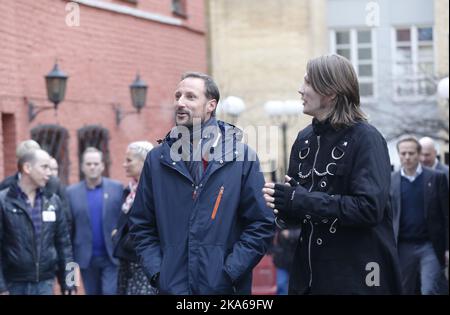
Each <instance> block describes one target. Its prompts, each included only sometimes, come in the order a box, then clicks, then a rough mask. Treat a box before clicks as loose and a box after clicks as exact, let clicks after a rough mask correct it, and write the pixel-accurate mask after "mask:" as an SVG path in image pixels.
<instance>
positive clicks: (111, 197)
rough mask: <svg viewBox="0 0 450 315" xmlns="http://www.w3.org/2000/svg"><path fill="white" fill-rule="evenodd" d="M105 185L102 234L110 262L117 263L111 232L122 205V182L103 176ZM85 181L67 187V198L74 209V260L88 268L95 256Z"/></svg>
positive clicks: (82, 266)
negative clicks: (93, 254)
mask: <svg viewBox="0 0 450 315" xmlns="http://www.w3.org/2000/svg"><path fill="white" fill-rule="evenodd" d="M102 185H103V237H104V239H105V246H106V251H107V253H108V257H109V259H110V260H111V262H112V263H113V264H115V265H117V264H118V261H117V259H116V258H114V257H113V250H114V248H113V244H112V239H111V233H112V231H113V229H114V228H115V227H116V224H117V220H118V218H119V215H120V212H121V206H122V194H123V186H122V184H121V183H120V182H118V181H115V180H111V179H108V178H105V177H103V178H102ZM86 191H87V187H86V182H85V181H81V182H79V183H77V184H73V185H70V186H69V187H67V200H68V203H69V206H70V210H71V211H72V220H73V221H72V222H73V226H72V244H73V252H74V258H75V261H76V262H77V263H78V264H79V265H80V268H87V267H88V266H89V262H90V261H91V257H92V230H91V222H90V213H89V210H88V207H87V194H86Z"/></svg>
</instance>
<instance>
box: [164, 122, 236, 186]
mask: <svg viewBox="0 0 450 315" xmlns="http://www.w3.org/2000/svg"><path fill="white" fill-rule="evenodd" d="M214 121H215V124H214V127H216V129H215V130H214V132H211V133H210V134H202V137H203V136H205V140H204V141H208V143H209V145H208V147H209V148H210V154H209V158H208V168H207V169H206V173H207V174H206V176H205V177H206V179H205V180H207V178H209V176H210V175H211V174H212V173H214V172H215V171H216V170H217V169H219V168H220V167H222V166H223V165H225V164H226V163H228V162H231V161H234V160H236V158H237V157H238V156H239V155H240V154H244V150H243V146H241V145H239V143H240V142H241V140H242V136H243V133H242V131H241V130H240V129H239V128H237V127H235V126H234V125H231V124H228V123H226V122H223V121H219V120H215V119H214ZM173 130H174V129H172V131H171V132H170V133H169V134H167V135H166V137H165V139H164V140H161V142H160V143H161V145H162V151H161V156H160V161H161V162H162V163H163V164H165V165H167V166H169V167H171V168H173V169H175V170H177V171H178V172H179V173H181V174H182V175H184V176H185V177H186V178H188V179H189V180H190V181H193V180H192V176H191V175H190V174H189V171H188V170H187V168H186V165H185V163H184V161H183V160H182V156H181V154H180V152H179V150H180V149H181V148H182V145H181V144H180V143H181V140H180V139H179V138H180V137H179V135H176V134H174V132H173ZM202 139H203V138H202ZM178 141H180V142H178Z"/></svg>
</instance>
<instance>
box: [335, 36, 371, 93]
mask: <svg viewBox="0 0 450 315" xmlns="http://www.w3.org/2000/svg"><path fill="white" fill-rule="evenodd" d="M373 47H374V45H373V33H372V31H371V30H366V29H361V30H357V29H350V30H333V31H331V51H332V52H333V53H336V54H338V55H341V56H343V57H345V58H347V59H348V60H350V61H351V62H352V64H353V66H354V67H355V71H356V73H357V75H358V80H359V92H360V95H361V99H362V101H363V100H364V99H372V98H374V97H375V92H376V89H375V69H374V59H375V58H374V50H373Z"/></svg>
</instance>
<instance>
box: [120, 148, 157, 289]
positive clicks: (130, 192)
mask: <svg viewBox="0 0 450 315" xmlns="http://www.w3.org/2000/svg"><path fill="white" fill-rule="evenodd" d="M152 148H153V145H152V144H151V143H150V142H147V141H136V142H132V143H130V144H129V145H128V147H127V151H126V153H125V162H124V163H123V167H124V168H125V172H126V175H127V177H129V178H131V181H130V183H129V184H128V187H127V188H126V189H125V191H124V202H123V204H122V213H121V215H120V217H119V220H118V224H117V228H116V229H115V230H114V231H113V241H114V244H115V246H114V256H115V257H117V258H119V261H120V266H119V274H118V294H122V295H148V294H155V293H156V291H155V289H154V288H153V287H152V286H151V285H150V283H149V281H148V279H147V276H146V275H145V274H144V272H143V270H142V268H141V267H140V265H139V263H138V260H137V256H136V253H135V251H134V245H133V242H132V240H131V238H130V236H129V234H128V228H129V225H128V224H129V223H128V214H129V212H130V209H131V206H132V205H133V202H134V196H135V194H136V188H137V185H138V182H139V177H140V176H141V172H142V168H143V166H144V161H145V158H146V156H147V153H148V152H150V150H151V149H152Z"/></svg>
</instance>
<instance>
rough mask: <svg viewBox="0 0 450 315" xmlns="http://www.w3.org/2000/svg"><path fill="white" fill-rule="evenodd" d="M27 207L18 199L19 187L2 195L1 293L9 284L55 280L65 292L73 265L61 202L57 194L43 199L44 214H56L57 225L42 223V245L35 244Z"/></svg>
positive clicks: (0, 236)
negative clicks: (67, 265)
mask: <svg viewBox="0 0 450 315" xmlns="http://www.w3.org/2000/svg"><path fill="white" fill-rule="evenodd" d="M26 209H27V206H26V204H24V202H23V201H22V200H21V199H20V198H19V196H18V190H17V184H16V183H13V184H12V185H11V186H10V187H9V188H6V189H4V190H2V191H1V192H0V292H4V291H6V290H7V282H9V281H18V282H22V281H23V282H39V281H43V280H48V279H51V278H53V277H55V275H56V273H57V270H58V280H59V283H60V285H61V288H63V289H73V288H72V287H70V288H69V287H67V286H66V283H65V278H66V275H67V274H68V273H69V272H71V270H67V271H66V264H67V263H69V262H73V258H72V246H71V243H70V235H69V227H68V224H67V221H66V217H65V215H64V212H62V210H61V201H60V200H59V198H58V196H57V195H55V194H49V193H45V192H44V194H43V196H42V210H43V211H54V212H55V217H56V219H55V221H54V222H42V230H41V237H40V244H36V239H35V234H34V227H33V224H32V221H31V217H30V215H29V214H28V212H27V210H26Z"/></svg>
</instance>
